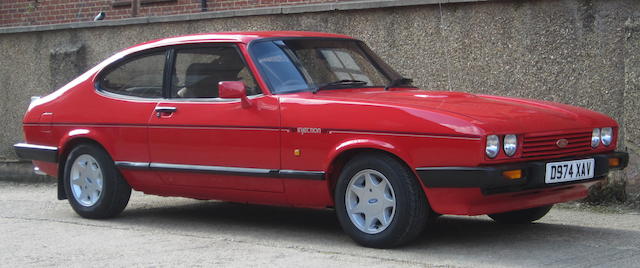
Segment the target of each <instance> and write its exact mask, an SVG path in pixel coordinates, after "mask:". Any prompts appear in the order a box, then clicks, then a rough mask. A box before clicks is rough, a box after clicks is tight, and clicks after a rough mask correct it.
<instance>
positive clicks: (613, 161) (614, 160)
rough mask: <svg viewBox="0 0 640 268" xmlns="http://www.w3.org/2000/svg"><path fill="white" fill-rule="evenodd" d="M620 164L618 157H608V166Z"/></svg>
mask: <svg viewBox="0 0 640 268" xmlns="http://www.w3.org/2000/svg"><path fill="white" fill-rule="evenodd" d="M619 165H620V158H609V166H610V167H617V166H619Z"/></svg>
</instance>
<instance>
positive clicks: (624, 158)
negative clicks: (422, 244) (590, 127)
mask: <svg viewBox="0 0 640 268" xmlns="http://www.w3.org/2000/svg"><path fill="white" fill-rule="evenodd" d="M588 158H593V159H594V161H595V168H594V177H593V178H592V179H586V180H579V181H572V182H567V183H554V184H547V183H545V180H544V178H545V173H546V164H547V163H550V162H559V161H568V160H579V159H588ZM610 158H618V159H620V165H618V166H617V167H612V168H610V167H609V159H610ZM628 163H629V154H628V153H626V152H613V153H609V154H598V155H590V156H582V157H574V158H562V159H553V160H544V161H532V162H524V163H513V164H503V165H494V166H481V167H426V168H417V169H416V172H417V173H418V176H419V177H420V179H421V180H422V182H423V184H424V185H425V186H426V187H433V188H481V189H482V191H483V192H484V193H485V194H496V193H505V192H517V191H523V190H529V189H538V188H547V187H556V186H562V185H570V184H575V183H583V182H588V181H595V180H600V179H602V178H604V177H606V176H607V174H608V173H609V170H612V169H623V168H625V167H626V166H627V165H628ZM515 169H521V170H522V172H523V173H522V175H523V177H522V178H520V179H508V178H505V177H504V176H503V175H502V172H503V171H507V170H515Z"/></svg>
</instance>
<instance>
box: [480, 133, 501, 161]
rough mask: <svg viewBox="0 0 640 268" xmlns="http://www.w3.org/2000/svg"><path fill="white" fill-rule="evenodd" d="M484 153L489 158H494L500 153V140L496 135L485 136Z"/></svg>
mask: <svg viewBox="0 0 640 268" xmlns="http://www.w3.org/2000/svg"><path fill="white" fill-rule="evenodd" d="M484 151H485V153H487V156H488V157H489V158H494V157H496V155H498V152H499V151H500V138H498V136H496V135H489V136H487V146H486V148H485V150H484Z"/></svg>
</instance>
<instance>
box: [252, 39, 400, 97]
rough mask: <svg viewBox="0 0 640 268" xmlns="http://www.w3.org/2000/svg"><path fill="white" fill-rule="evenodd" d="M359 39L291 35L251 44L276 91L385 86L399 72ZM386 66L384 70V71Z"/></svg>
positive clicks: (260, 66) (261, 68)
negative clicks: (307, 37)
mask: <svg viewBox="0 0 640 268" xmlns="http://www.w3.org/2000/svg"><path fill="white" fill-rule="evenodd" d="M363 46H364V45H363V44H360V42H359V41H355V40H342V39H290V40H277V41H262V42H257V43H254V44H252V45H251V53H252V56H253V57H254V59H255V60H256V62H257V64H258V66H259V68H260V72H261V73H262V74H263V77H265V78H266V79H267V80H268V81H269V84H270V86H271V87H272V90H273V92H274V93H287V92H296V91H305V90H306V91H310V90H314V89H316V88H318V87H323V86H325V85H327V84H335V83H336V82H338V83H339V82H341V81H347V82H357V83H352V84H349V83H343V84H338V85H337V87H336V88H344V87H384V86H386V85H387V84H388V83H389V81H390V78H388V77H387V75H388V76H390V77H393V78H395V77H396V76H399V75H398V74H397V73H395V72H394V71H392V70H387V69H386V68H388V66H387V65H386V64H384V63H382V62H378V61H380V60H379V59H378V58H377V57H375V55H373V54H372V52H371V51H370V50H368V49H366V47H363ZM383 70H384V72H383Z"/></svg>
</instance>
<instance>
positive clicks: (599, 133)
mask: <svg viewBox="0 0 640 268" xmlns="http://www.w3.org/2000/svg"><path fill="white" fill-rule="evenodd" d="M612 141H613V128H610V127H603V128H602V129H599V128H594V129H593V132H591V147H593V148H596V147H598V145H600V143H601V142H602V144H603V145H604V146H609V145H611V142H612Z"/></svg>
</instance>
